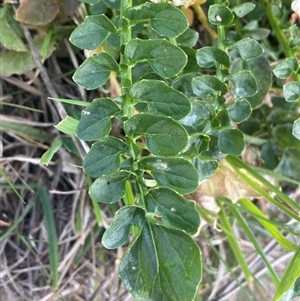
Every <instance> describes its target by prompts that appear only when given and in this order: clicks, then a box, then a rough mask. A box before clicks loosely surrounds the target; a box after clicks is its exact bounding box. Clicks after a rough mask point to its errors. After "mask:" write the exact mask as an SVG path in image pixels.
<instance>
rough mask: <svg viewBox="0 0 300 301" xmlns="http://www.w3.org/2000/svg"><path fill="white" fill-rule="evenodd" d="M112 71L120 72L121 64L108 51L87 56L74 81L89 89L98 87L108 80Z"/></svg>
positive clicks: (74, 76)
mask: <svg viewBox="0 0 300 301" xmlns="http://www.w3.org/2000/svg"><path fill="white" fill-rule="evenodd" d="M111 71H114V72H119V65H118V63H117V62H116V61H115V59H114V58H113V57H112V56H111V55H109V54H108V53H100V54H98V55H97V56H92V57H89V58H87V59H86V60H85V61H84V62H83V64H81V65H80V66H79V68H78V69H77V70H76V72H75V74H74V75H73V80H74V82H75V83H76V84H77V85H79V86H82V87H84V88H85V89H87V90H93V89H97V88H98V87H100V86H102V85H104V84H105V83H106V81H107V80H108V78H109V76H110V73H111Z"/></svg>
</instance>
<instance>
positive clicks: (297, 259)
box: [274, 246, 300, 301]
mask: <svg viewBox="0 0 300 301" xmlns="http://www.w3.org/2000/svg"><path fill="white" fill-rule="evenodd" d="M299 266H300V246H299V247H298V250H297V251H296V252H295V254H294V256H293V258H292V260H291V262H290V264H289V266H288V268H287V269H286V271H285V273H284V275H283V278H282V280H281V282H280V284H279V286H278V288H277V291H276V294H275V296H274V301H277V300H278V301H288V300H292V298H288V296H290V297H292V296H293V295H294V296H299V295H300V280H299V279H300V269H299Z"/></svg>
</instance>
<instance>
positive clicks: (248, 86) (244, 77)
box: [230, 70, 258, 97]
mask: <svg viewBox="0 0 300 301" xmlns="http://www.w3.org/2000/svg"><path fill="white" fill-rule="evenodd" d="M230 80H231V81H232V82H233V83H234V85H235V90H234V92H235V94H236V95H237V96H241V97H250V96H253V95H254V94H255V93H257V90H258V88H257V84H256V80H255V78H254V76H253V75H252V73H251V72H250V71H247V70H242V71H239V72H235V73H233V74H231V75H230Z"/></svg>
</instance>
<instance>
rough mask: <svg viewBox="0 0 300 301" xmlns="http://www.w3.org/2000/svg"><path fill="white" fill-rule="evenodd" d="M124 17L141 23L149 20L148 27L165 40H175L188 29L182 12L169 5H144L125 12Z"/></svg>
mask: <svg viewBox="0 0 300 301" xmlns="http://www.w3.org/2000/svg"><path fill="white" fill-rule="evenodd" d="M125 17H127V18H128V19H130V20H132V21H135V22H141V21H144V20H145V19H146V20H147V19H149V20H150V26H151V28H152V29H154V30H155V31H156V32H157V33H158V34H160V35H161V36H163V37H166V38H176V37H178V36H179V35H180V34H182V33H183V32H184V31H185V30H186V29H187V28H188V22H187V18H186V16H185V15H184V14H183V12H182V11H181V10H180V9H178V8H177V7H175V6H174V5H171V4H169V3H144V4H142V5H138V6H133V7H131V8H129V9H127V10H126V11H125Z"/></svg>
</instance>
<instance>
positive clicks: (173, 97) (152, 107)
mask: <svg viewBox="0 0 300 301" xmlns="http://www.w3.org/2000/svg"><path fill="white" fill-rule="evenodd" d="M129 96H130V97H131V98H133V99H134V100H138V101H144V102H146V103H147V106H148V110H149V112H150V113H153V114H158V115H166V116H172V118H174V119H177V120H178V119H181V118H183V117H184V116H186V115H187V114H188V113H189V112H190V110H191V104H190V101H189V100H188V99H187V98H186V97H185V96H184V95H183V94H182V93H180V92H178V91H177V90H175V89H173V88H171V87H169V86H168V85H167V84H165V83H164V82H162V81H158V80H141V81H139V82H137V83H135V84H133V85H132V86H131V87H130V89H129Z"/></svg>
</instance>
